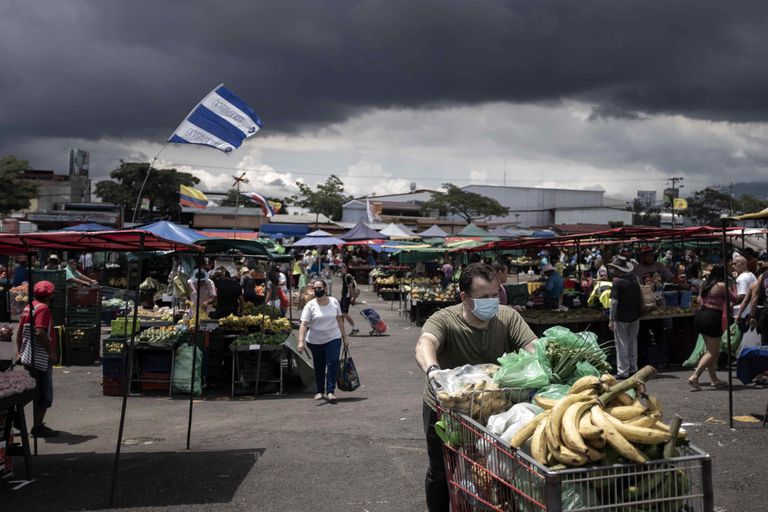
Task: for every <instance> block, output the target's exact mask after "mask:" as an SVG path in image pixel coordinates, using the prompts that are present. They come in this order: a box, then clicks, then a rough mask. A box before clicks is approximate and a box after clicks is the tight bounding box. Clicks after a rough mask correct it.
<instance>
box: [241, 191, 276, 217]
mask: <svg viewBox="0 0 768 512" xmlns="http://www.w3.org/2000/svg"><path fill="white" fill-rule="evenodd" d="M243 196H245V197H246V198H247V199H249V200H250V201H253V202H254V203H256V204H258V205H259V206H260V207H261V211H262V212H263V213H264V215H265V216H266V217H272V216H273V215H274V214H275V211H274V210H273V209H272V206H271V205H270V204H269V201H268V200H267V198H266V197H264V196H263V195H261V194H259V193H257V192H243Z"/></svg>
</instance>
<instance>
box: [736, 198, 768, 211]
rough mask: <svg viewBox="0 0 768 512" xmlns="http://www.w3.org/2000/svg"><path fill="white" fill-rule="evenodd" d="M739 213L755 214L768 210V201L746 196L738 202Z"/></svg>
mask: <svg viewBox="0 0 768 512" xmlns="http://www.w3.org/2000/svg"><path fill="white" fill-rule="evenodd" d="M736 208H737V210H738V211H739V213H754V212H759V211H762V210H765V209H766V208H768V201H765V200H763V199H758V198H756V197H753V196H750V195H748V194H744V195H743V196H741V197H739V199H738V201H736Z"/></svg>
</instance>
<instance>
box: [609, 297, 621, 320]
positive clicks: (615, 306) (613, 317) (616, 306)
mask: <svg viewBox="0 0 768 512" xmlns="http://www.w3.org/2000/svg"><path fill="white" fill-rule="evenodd" d="M618 310H619V301H618V300H616V299H611V308H610V314H609V315H608V318H609V320H610V321H611V322H613V321H615V320H616V312H617V311H618Z"/></svg>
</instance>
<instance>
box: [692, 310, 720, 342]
mask: <svg viewBox="0 0 768 512" xmlns="http://www.w3.org/2000/svg"><path fill="white" fill-rule="evenodd" d="M693 327H694V328H695V329H696V332H698V333H699V334H702V335H704V336H709V337H711V338H719V337H721V336H722V335H723V332H724V331H723V312H722V311H720V310H719V309H708V308H702V309H700V310H699V311H698V312H697V313H696V316H695V317H694V318H693Z"/></svg>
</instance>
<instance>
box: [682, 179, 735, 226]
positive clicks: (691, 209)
mask: <svg viewBox="0 0 768 512" xmlns="http://www.w3.org/2000/svg"><path fill="white" fill-rule="evenodd" d="M733 206H734V204H733V198H731V195H730V194H727V193H725V192H722V191H720V190H717V189H714V188H712V187H707V188H705V189H703V190H698V191H696V192H694V194H693V195H692V196H691V197H689V198H688V208H687V209H686V210H684V211H682V212H680V213H681V214H682V215H685V216H686V217H688V218H690V219H692V220H693V221H694V223H696V224H705V225H709V226H717V225H718V224H719V223H720V217H722V216H723V215H726V214H729V213H730V212H731V210H732V208H733Z"/></svg>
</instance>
